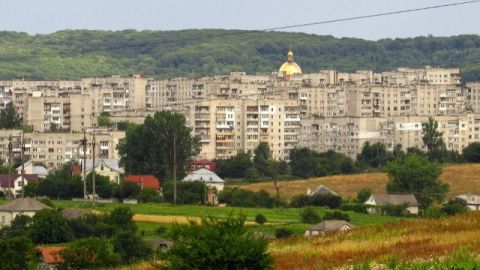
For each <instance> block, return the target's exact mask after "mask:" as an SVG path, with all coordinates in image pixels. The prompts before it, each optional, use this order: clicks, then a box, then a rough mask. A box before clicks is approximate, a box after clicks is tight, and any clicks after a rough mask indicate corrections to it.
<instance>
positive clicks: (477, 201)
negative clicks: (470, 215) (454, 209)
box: [456, 193, 480, 211]
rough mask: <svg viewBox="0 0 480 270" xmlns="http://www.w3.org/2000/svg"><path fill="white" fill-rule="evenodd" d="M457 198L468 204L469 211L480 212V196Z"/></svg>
mask: <svg viewBox="0 0 480 270" xmlns="http://www.w3.org/2000/svg"><path fill="white" fill-rule="evenodd" d="M456 198H458V199H462V200H464V201H465V203H466V204H467V207H468V209H470V210H474V211H478V210H480V196H479V195H475V194H471V193H468V194H460V195H458V196H457V197H456Z"/></svg>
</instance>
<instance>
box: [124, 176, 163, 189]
mask: <svg viewBox="0 0 480 270" xmlns="http://www.w3.org/2000/svg"><path fill="white" fill-rule="evenodd" d="M125 181H127V182H131V183H137V184H138V185H140V187H141V188H142V189H143V188H153V189H156V190H159V189H160V180H158V178H156V177H155V176H153V175H129V176H127V177H125Z"/></svg>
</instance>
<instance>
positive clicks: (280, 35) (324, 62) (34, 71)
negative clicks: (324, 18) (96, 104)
mask: <svg viewBox="0 0 480 270" xmlns="http://www.w3.org/2000/svg"><path fill="white" fill-rule="evenodd" d="M290 46H291V47H292V48H293V50H294V52H295V60H296V61H297V62H298V63H299V64H300V65H301V66H302V69H303V70H304V72H306V73H310V72H314V71H317V70H319V69H326V68H336V69H338V70H341V71H354V70H358V69H373V70H376V71H384V70H391V69H393V68H395V67H402V66H411V67H419V66H424V65H433V66H435V65H439V66H451V67H460V68H461V69H462V73H463V77H464V78H465V79H466V80H480V72H479V70H480V63H479V62H478V58H479V56H480V37H479V36H477V35H462V36H454V37H431V36H429V37H417V38H406V39H395V40H392V39H384V40H379V41H367V40H362V39H356V38H341V39H339V38H334V37H332V36H317V35H312V34H303V33H286V32H260V31H238V30H182V31H140V32H139V31H135V30H124V31H116V32H113V31H87V30H74V31H73V30H66V31H59V32H56V33H52V34H47V35H34V36H30V35H28V34H26V33H16V32H0V50H1V52H2V54H1V57H0V62H1V63H2V64H1V65H2V68H1V69H0V78H13V77H16V76H28V77H29V78H31V79H58V78H66V77H69V78H78V77H82V76H84V77H85V76H99V75H102V74H114V73H117V74H129V73H145V74H149V75H155V76H159V77H160V76H162V77H171V76H182V75H186V76H201V75H214V74H225V73H228V72H231V71H246V72H248V73H251V74H255V73H270V72H272V71H275V70H277V69H278V67H279V65H280V64H281V63H282V62H284V61H285V54H286V52H287V51H288V49H289V47H290Z"/></svg>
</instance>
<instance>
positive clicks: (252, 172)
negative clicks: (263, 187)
mask: <svg viewBox="0 0 480 270" xmlns="http://www.w3.org/2000/svg"><path fill="white" fill-rule="evenodd" d="M245 180H247V181H248V182H250V183H255V182H258V181H259V180H260V174H259V173H258V171H257V169H255V168H253V167H251V168H248V169H247V171H246V172H245Z"/></svg>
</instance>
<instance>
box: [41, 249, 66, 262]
mask: <svg viewBox="0 0 480 270" xmlns="http://www.w3.org/2000/svg"><path fill="white" fill-rule="evenodd" d="M64 249H65V247H58V246H57V247H37V250H38V251H40V253H41V254H42V260H43V262H44V263H46V264H59V263H62V262H63V258H62V256H60V254H59V252H60V251H62V250H64Z"/></svg>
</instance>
